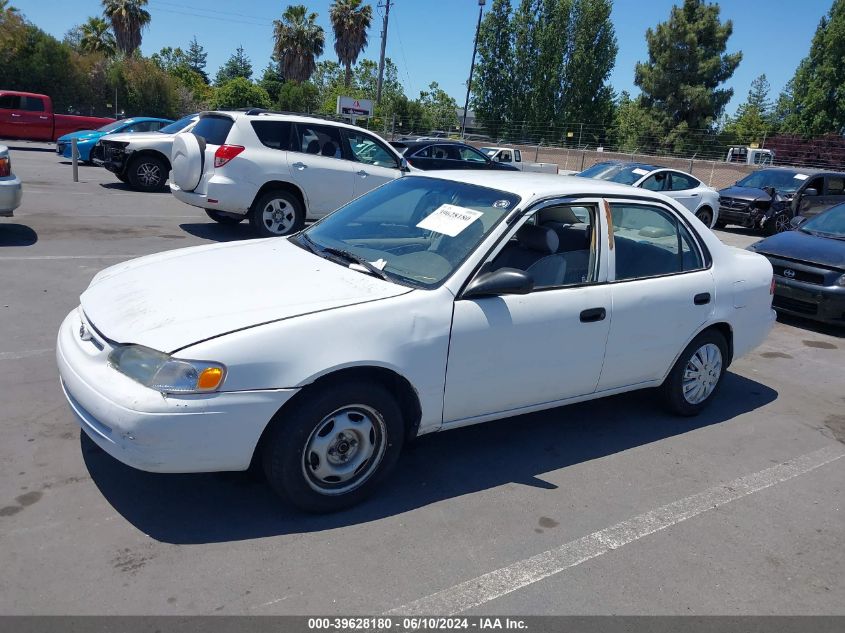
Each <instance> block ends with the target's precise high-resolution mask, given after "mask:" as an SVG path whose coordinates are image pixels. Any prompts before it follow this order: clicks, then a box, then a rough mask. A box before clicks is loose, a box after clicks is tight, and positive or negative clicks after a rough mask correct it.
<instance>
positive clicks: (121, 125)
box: [56, 117, 173, 162]
mask: <svg viewBox="0 0 845 633" xmlns="http://www.w3.org/2000/svg"><path fill="white" fill-rule="evenodd" d="M170 123H173V121H172V120H171V119H156V118H152V117H132V118H131V119H122V120H120V121H115V122H114V123H109V124H108V125H104V126H103V127H101V128H99V129H96V130H82V131H80V132H72V133H70V134H65V135H64V136H60V137H59V139H58V140H57V141H56V154H58V155H59V156H64V157H65V158H72V156H71V152H72V151H73V148H72V146H71V139H73V138H75V139H76V147H77V148H78V149H79V160H82V161H86V162H90V161H91V159H92V158H94V157H93V156H91V151H92V150H93V149H94V147H95V146H96V145H97V141H99V140H100V137H102V136H105V135H106V134H117V133H119V132H158V131H159V130H160V129H161V128H163V127H164V126H165V125H168V124H170Z"/></svg>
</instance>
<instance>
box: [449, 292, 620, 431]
mask: <svg viewBox="0 0 845 633" xmlns="http://www.w3.org/2000/svg"><path fill="white" fill-rule="evenodd" d="M609 302H610V289H609V287H608V286H607V285H606V284H603V285H595V286H583V287H575V288H560V289H550V290H544V291H537V292H533V293H531V294H528V295H507V296H501V297H485V298H479V299H463V300H458V301H456V302H455V314H454V317H453V322H452V338H451V343H450V345H449V361H448V365H447V372H446V394H445V402H444V411H443V414H444V415H443V421H444V422H452V421H455V420H460V419H463V418H469V417H474V416H479V415H485V414H491V413H497V412H500V411H508V410H511V409H517V408H520V407H526V406H532V405H538V404H543V403H547V402H553V401H556V400H561V399H564V398H569V397H574V396H580V395H584V394H589V393H592V392H593V391H595V389H596V382H597V381H598V378H599V374H600V372H601V367H602V361H603V358H604V349H605V343H606V340H607V335H608V329H609V326H610V303H609ZM593 308H605V309H606V317H605V318H604V319H602V320H599V321H593V322H587V323H582V322H581V312H584V311H586V310H591V309H593Z"/></svg>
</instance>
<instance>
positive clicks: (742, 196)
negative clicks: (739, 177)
mask: <svg viewBox="0 0 845 633" xmlns="http://www.w3.org/2000/svg"><path fill="white" fill-rule="evenodd" d="M719 195H720V196H722V197H723V198H737V199H739V200H750V201H755V202H756V201H762V202H771V200H772V197H771V196H770V195H769V194H767V193H766V192H765V191H763V190H762V189H757V188H756V187H726V188H725V189H721V190H720V191H719Z"/></svg>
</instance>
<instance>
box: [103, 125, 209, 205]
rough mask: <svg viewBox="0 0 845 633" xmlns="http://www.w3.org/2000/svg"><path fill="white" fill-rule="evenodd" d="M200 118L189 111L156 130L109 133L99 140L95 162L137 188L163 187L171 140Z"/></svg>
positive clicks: (165, 180)
mask: <svg viewBox="0 0 845 633" xmlns="http://www.w3.org/2000/svg"><path fill="white" fill-rule="evenodd" d="M197 121H199V114H190V115H188V116H186V117H182V118H181V119H179V120H178V121H174V122H173V123H171V124H170V125H166V126H164V127H162V128H161V129H159V130H158V132H146V133H144V132H133V133H131V134H127V133H120V134H118V133H115V134H108V135H106V136H104V137H103V138H102V139H100V147H101V148H102V150H101V156H100V157H99V158H98V157H95V158H94V163H95V164H102V165H103V167H105V168H106V169H108V170H109V171H110V172H112V173H113V174H114V175H115V176H117V178H118V180H120V181H121V182H125V183H127V184H128V185H129V186H130V187H132V188H133V189H137V190H139V191H156V190H159V189H163V188H164V187H165V184H166V183H167V175H168V174H169V173H170V154H171V152H172V151H173V139H174V138H176V135H177V134H178V133H179V132H189V131H190V130H191V129H193V127H194V125H196V123H197Z"/></svg>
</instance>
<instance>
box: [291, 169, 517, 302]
mask: <svg viewBox="0 0 845 633" xmlns="http://www.w3.org/2000/svg"><path fill="white" fill-rule="evenodd" d="M518 203H519V197H518V196H516V195H514V194H511V193H505V192H503V191H498V190H496V189H487V188H485V187H478V186H475V185H468V184H465V183H461V182H453V181H449V180H439V179H434V178H422V177H415V176H405V177H403V178H399V179H397V180H393V181H391V182H389V183H387V184H386V185H384V186H382V187H379V188H378V189H375V190H373V191H371V192H370V193H367V194H365V195H363V196H361V197H360V198H358V199H356V200H353V201H352V202H350V203H349V204H347V205H346V206H344V207H341V208H340V209H338V210H337V211H336V212H334V213H332V214H331V215H329V216H327V217H326V218H325V219H324V220H322V221H320V222H318V223H317V224H315V225H313V226H312V227H311V228H309V229H306V230H305V231H303V232H302V233H301V234H300V235H299V236H297V237H295V238H293V239H294V240H296V241H298V243H299V244H301V245H303V246H305V247H306V248H310V249H311V250H314V251H315V252H319V251H323V250H324V249H332V250H334V251H335V254H337V252H338V251H345V252H346V253H347V254H351V255H352V256H354V257H356V258H358V259H361V260H364V261H365V262H369V263H370V264H372V265H373V266H375V267H376V268H378V269H379V270H380V271H382V272H383V273H384V275H385V276H386V277H387V278H388V279H391V280H392V281H397V282H399V283H405V284H410V285H413V286H421V287H433V286H436V285H438V284H440V283H441V282H442V281H443V280H445V279H446V278H447V277H448V276H449V275H451V274H452V273H453V272H454V271H455V269H456V268H457V267H458V266H459V265H460V264H461V263H462V262H463V261H464V260H465V259H466V258H467V256H468V255H469V254H470V253H471V252H472V251H473V250H475V248H476V247H478V245H479V244H480V243H481V242H482V240H484V238H485V237H486V236H487V235H489V234H490V232H491V231H492V230H493V227H495V226H496V224H497V223H498V222H499V221H500V220H501V219H502V218H503V217H505V216H506V215H507V214H508V213H509V212H510V211H511V210H513V208H514V207H516V205H517V204H518ZM303 236H304V237H303ZM347 259H350V258H347ZM341 263H342V264H343V265H349V262H348V261H345V260H344V261H342V262H341Z"/></svg>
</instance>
